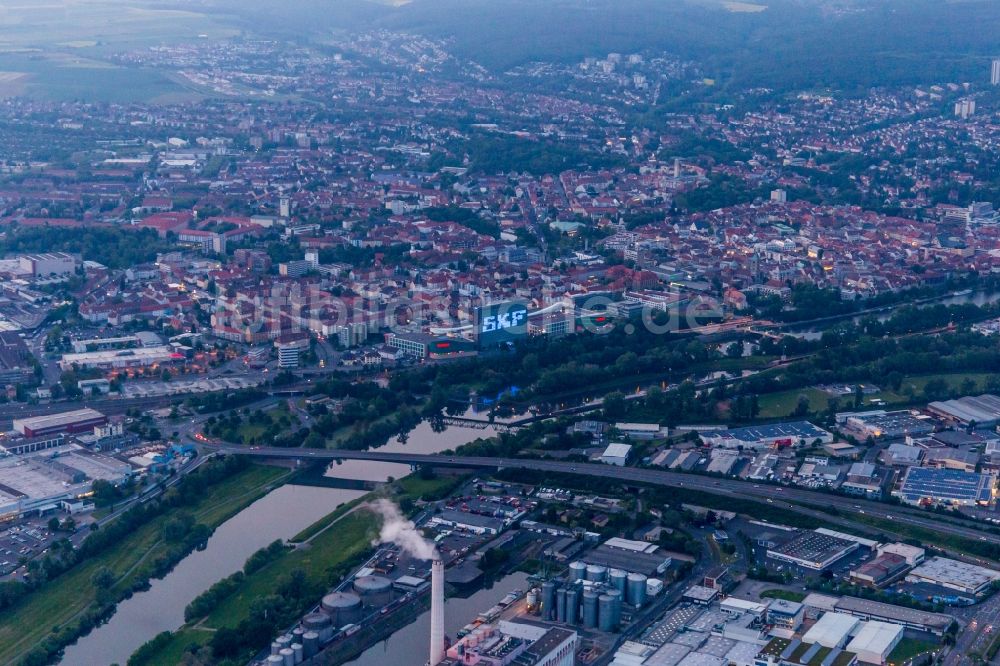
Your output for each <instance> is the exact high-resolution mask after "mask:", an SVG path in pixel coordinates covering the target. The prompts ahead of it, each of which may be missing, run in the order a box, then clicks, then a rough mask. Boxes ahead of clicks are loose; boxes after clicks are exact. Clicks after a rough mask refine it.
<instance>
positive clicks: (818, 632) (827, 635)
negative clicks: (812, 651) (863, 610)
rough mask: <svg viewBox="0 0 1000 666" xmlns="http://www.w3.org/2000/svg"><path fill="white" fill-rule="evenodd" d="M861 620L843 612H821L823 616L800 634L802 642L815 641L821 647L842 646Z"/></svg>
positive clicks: (832, 647)
mask: <svg viewBox="0 0 1000 666" xmlns="http://www.w3.org/2000/svg"><path fill="white" fill-rule="evenodd" d="M860 622H861V621H860V620H859V619H858V618H856V617H852V616H850V615H847V614H845V613H836V612H831V613H823V616H822V617H821V618H820V619H819V620H818V621H817V622H816V624H814V625H813V626H812V627H810V628H809V631H807V632H806V633H805V635H803V636H802V642H803V643H816V644H819V645H822V646H823V647H827V648H830V649H831V650H832V649H834V648H842V647H844V646H845V645H847V641H848V640H849V639H850V636H851V633H852V632H853V631H854V629H855V627H857V626H858V624H859V623H860Z"/></svg>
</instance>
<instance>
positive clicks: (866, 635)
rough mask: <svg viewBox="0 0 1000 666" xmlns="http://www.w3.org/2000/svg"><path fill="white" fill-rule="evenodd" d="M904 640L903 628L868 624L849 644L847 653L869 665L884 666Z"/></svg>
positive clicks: (883, 624)
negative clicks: (879, 665)
mask: <svg viewBox="0 0 1000 666" xmlns="http://www.w3.org/2000/svg"><path fill="white" fill-rule="evenodd" d="M901 640H903V627H901V626H900V625H898V624H892V623H890V622H880V621H877V620H875V621H872V622H866V623H865V624H864V626H862V627H861V631H859V632H858V633H857V634H855V636H854V638H852V639H851V642H850V643H848V644H847V651H848V652H853V653H854V654H856V655H857V657H858V661H863V662H865V663H867V664H884V663H885V662H886V659H888V657H889V654H890V653H891V652H892V651H893V650H894V649H895V648H896V646H897V645H899V641H901Z"/></svg>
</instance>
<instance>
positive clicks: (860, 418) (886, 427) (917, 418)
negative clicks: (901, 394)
mask: <svg viewBox="0 0 1000 666" xmlns="http://www.w3.org/2000/svg"><path fill="white" fill-rule="evenodd" d="M836 422H837V424H838V425H840V426H842V427H843V428H844V429H846V430H850V431H851V432H853V433H855V434H856V435H857V437H858V439H859V440H866V439H868V438H869V437H870V438H872V439H875V440H880V441H884V440H893V439H904V438H905V437H917V436H920V435H927V434H930V433H932V432H934V421H933V420H931V419H929V418H927V417H925V416H921V415H919V414H914V413H913V412H910V411H908V410H898V411H894V412H887V411H885V410H874V411H870V412H845V413H842V414H837V416H836Z"/></svg>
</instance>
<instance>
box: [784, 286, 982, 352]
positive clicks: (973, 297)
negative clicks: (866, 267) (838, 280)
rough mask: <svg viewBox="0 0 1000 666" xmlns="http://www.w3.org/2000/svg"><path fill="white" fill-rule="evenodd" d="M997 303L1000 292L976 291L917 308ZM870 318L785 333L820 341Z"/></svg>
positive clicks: (883, 314)
mask: <svg viewBox="0 0 1000 666" xmlns="http://www.w3.org/2000/svg"><path fill="white" fill-rule="evenodd" d="M997 301H1000V292H985V291H977V292H973V293H971V294H962V295H960V296H956V295H951V296H948V297H946V298H942V299H939V300H935V301H934V302H933V303H925V304H923V305H921V306H919V307H930V306H932V305H966V304H972V305H978V306H983V305H986V304H988V303H996V302H997ZM899 307H902V306H899ZM894 312H895V309H892V310H885V311H883V312H879V313H877V314H875V315H874V316H875V319H877V320H878V321H886V320H887V319H889V318H890V317H892V315H893V313H894ZM871 316H872V315H871V314H864V315H856V316H854V317H845V318H843V319H839V320H837V321H832V322H830V323H829V324H827V325H826V326H825V327H817V326H807V327H798V326H790V327H789V328H788V331H787V332H788V334H789V335H793V336H795V337H797V338H802V339H803V340H819V339H821V338H822V337H823V331H825V330H827V329H829V328H833V327H835V326H839V325H841V324H844V323H845V322H851V323H852V324H857V323H858V322H860V321H861V320H862V319H867V318H868V317H871Z"/></svg>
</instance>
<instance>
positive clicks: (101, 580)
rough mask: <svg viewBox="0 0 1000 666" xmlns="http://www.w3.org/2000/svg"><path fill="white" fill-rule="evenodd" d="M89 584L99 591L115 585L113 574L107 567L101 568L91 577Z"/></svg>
mask: <svg viewBox="0 0 1000 666" xmlns="http://www.w3.org/2000/svg"><path fill="white" fill-rule="evenodd" d="M90 583H91V585H93V586H94V587H96V588H97V589H99V590H106V589H108V588H110V587H111V586H112V585H114V584H115V572H114V571H112V570H111V569H109V568H108V567H101V568H100V569H98V570H97V571H95V572H94V573H93V575H91V577H90Z"/></svg>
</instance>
